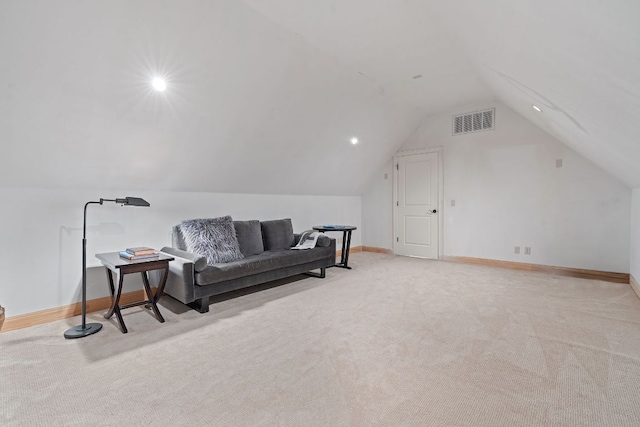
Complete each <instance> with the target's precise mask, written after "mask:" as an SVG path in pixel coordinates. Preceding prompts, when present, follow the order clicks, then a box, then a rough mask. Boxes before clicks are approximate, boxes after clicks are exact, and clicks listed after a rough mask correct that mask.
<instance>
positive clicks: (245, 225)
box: [233, 219, 264, 256]
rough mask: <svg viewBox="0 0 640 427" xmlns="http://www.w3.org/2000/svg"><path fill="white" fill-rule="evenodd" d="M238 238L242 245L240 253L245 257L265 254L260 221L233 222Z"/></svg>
mask: <svg viewBox="0 0 640 427" xmlns="http://www.w3.org/2000/svg"><path fill="white" fill-rule="evenodd" d="M233 227H234V228H235V229H236V237H237V238H238V243H239V244H240V252H242V255H244V256H251V255H258V254H261V253H262V252H264V244H263V243H262V230H261V228H260V221H258V220H257V219H255V220H251V221H233Z"/></svg>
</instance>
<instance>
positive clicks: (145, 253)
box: [120, 247, 160, 261]
mask: <svg viewBox="0 0 640 427" xmlns="http://www.w3.org/2000/svg"><path fill="white" fill-rule="evenodd" d="M159 257H160V254H158V252H156V250H155V249H152V248H147V247H138V248H127V249H126V250H124V251H121V252H120V258H124V259H128V260H129V261H135V260H152V259H158V258H159Z"/></svg>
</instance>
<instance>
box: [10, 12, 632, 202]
mask: <svg viewBox="0 0 640 427" xmlns="http://www.w3.org/2000/svg"><path fill="white" fill-rule="evenodd" d="M639 18H640V3H638V2H631V1H622V0H614V1H610V2H602V1H595V0H586V1H577V0H571V1H563V2H557V1H556V2H552V1H549V0H539V1H535V2H533V1H524V0H485V1H483V2H477V1H472V0H457V1H448V2H443V1H435V0H432V1H425V0H341V1H326V0H325V1H321V0H315V1H311V0H309V1H298V0H244V1H243V2H240V1H237V2H229V1H197V0H185V1H180V2H172V1H162V2H160V1H151V0H138V1H134V2H132V1H126V0H113V1H109V2H97V1H91V2H87V1H71V0H64V1H59V2H50V1H46V0H30V1H24V0H4V1H2V2H0V57H1V58H2V60H1V61H0V78H1V81H0V141H1V143H2V151H3V155H2V156H1V158H0V185H1V186H6V187H22V186H35V187H62V188H119V189H127V188H128V189H131V190H134V189H161V190H176V191H218V192H243V193H284V194H350V195H351V194H354V195H355V194H360V193H361V191H362V190H363V188H364V187H365V186H366V184H367V181H368V179H369V178H370V177H371V174H372V173H375V172H377V171H378V170H379V169H380V168H381V167H382V166H383V165H384V164H385V163H386V162H387V161H388V159H389V158H390V157H391V155H392V154H393V153H394V152H395V150H396V149H397V148H398V147H399V146H400V145H401V144H402V143H403V141H405V140H406V139H407V138H408V136H409V135H410V134H411V133H412V132H413V130H414V129H415V128H416V127H417V126H418V125H419V124H420V123H421V122H422V121H423V120H424V118H425V117H427V116H429V115H432V114H436V113H439V112H442V111H448V110H450V109H452V108H455V107H457V106H464V105H468V104H471V103H477V102H483V101H489V100H494V99H498V100H499V101H501V102H503V103H505V104H507V105H508V106H510V107H511V108H513V109H514V110H516V111H518V112H519V113H520V114H522V115H523V116H524V117H526V118H528V119H529V120H531V121H532V122H533V123H535V124H537V125H538V126H540V127H541V128H543V129H545V130H546V131H548V132H549V133H551V134H553V135H554V136H556V137H557V138H558V139H559V140H561V141H563V142H564V143H566V144H567V145H569V146H570V147H572V148H573V149H575V150H576V151H578V152H580V153H582V154H583V155H584V156H586V157H587V158H589V159H591V160H592V161H594V162H595V163H597V164H599V165H600V166H601V167H602V168H604V169H605V170H607V171H609V172H610V173H611V174H613V175H614V176H616V177H618V178H619V179H620V180H621V181H622V182H624V183H626V184H627V185H629V186H630V187H633V188H635V187H640V168H639V167H638V166H637V165H638V164H640V130H638V127H637V124H638V123H640V78H638V71H639V70H640V26H638V25H636V21H637V20H638V19H639ZM156 75H160V76H163V77H165V78H166V80H167V83H168V88H167V90H166V91H165V92H162V93H156V92H153V91H152V90H151V89H150V85H149V82H150V80H151V78H152V77H154V76H156ZM532 104H536V105H538V106H540V107H541V108H542V110H543V111H542V112H541V113H538V112H536V111H534V110H533V109H532V108H531V105H532ZM461 112H464V111H461ZM352 136H357V137H358V138H359V139H360V141H361V142H360V143H359V144H358V145H355V146H354V145H351V144H350V143H349V139H350V138H351V137H352Z"/></svg>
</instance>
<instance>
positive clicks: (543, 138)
mask: <svg viewBox="0 0 640 427" xmlns="http://www.w3.org/2000/svg"><path fill="white" fill-rule="evenodd" d="M491 107H495V108H496V129H495V130H494V131H489V132H479V133H473V134H468V135H461V136H455V137H454V136H452V135H451V120H452V119H451V116H452V115H453V114H460V113H465V112H471V111H475V110H478V109H484V108H491ZM430 146H443V147H444V150H443V155H444V199H445V203H444V212H443V214H444V227H445V228H444V254H445V256H468V257H477V258H488V259H497V260H507V261H516V262H525V263H534V264H544V265H555V266H564V267H574V268H585V269H595V270H604V271H615V272H628V271H629V229H630V210H631V191H630V190H629V188H628V187H626V186H625V185H624V184H622V183H620V182H619V181H618V180H616V179H615V178H613V177H612V176H610V175H609V174H607V173H606V172H604V171H602V170H601V169H600V168H598V167H597V166H595V165H594V164H593V163H591V162H590V161H588V160H586V159H585V158H583V157H582V156H580V155H578V154H577V153H575V152H574V151H572V150H571V149H569V148H568V147H567V146H566V145H564V144H562V143H561V142H559V141H558V140H556V139H555V138H553V137H552V136H550V135H549V134H547V133H546V132H544V131H542V130H541V129H539V128H538V127H536V126H535V125H533V124H531V123H530V122H529V121H527V120H525V119H523V118H522V117H521V116H520V115H518V114H517V113H515V112H513V111H512V110H510V109H509V108H508V107H506V106H504V105H502V104H500V103H491V104H484V105H475V106H468V107H462V108H458V109H456V110H455V111H450V112H448V113H446V114H441V115H437V116H433V117H430V118H428V119H427V120H425V122H424V123H423V124H422V125H421V126H420V127H419V128H418V130H417V131H416V132H414V133H413V135H412V136H411V137H410V138H409V139H408V141H407V142H406V143H405V144H404V145H403V146H402V148H401V149H400V150H401V151H402V150H411V149H416V148H422V147H430ZM556 159H562V160H563V167H562V168H556ZM386 170H387V169H386V168H385V171H386ZM382 173H384V172H382ZM390 192H391V188H390V187H389V186H388V185H386V184H385V183H380V182H377V183H376V182H374V183H372V187H371V188H370V189H369V190H368V191H367V192H365V193H364V194H363V200H362V205H363V207H366V209H363V223H364V224H365V226H366V225H367V224H380V223H381V222H388V221H389V217H388V214H387V212H386V211H387V210H388V205H387V204H386V203H387V201H388V200H390V199H391V197H392V196H391V194H390ZM385 194H386V195H385ZM451 200H455V202H456V205H455V207H452V206H451ZM367 228H368V227H367ZM363 236H364V241H363V245H367V246H381V247H385V248H391V247H393V242H392V238H393V236H388V235H385V236H384V241H381V240H380V237H382V235H377V236H378V237H374V236H376V234H375V233H373V232H372V230H369V229H367V230H365V231H364V234H363ZM389 237H391V238H389ZM514 246H520V247H521V248H522V249H521V252H522V253H521V254H520V255H515V254H514ZM524 246H529V247H531V248H532V254H531V255H529V256H526V255H524V254H523V253H524V250H523V247H524Z"/></svg>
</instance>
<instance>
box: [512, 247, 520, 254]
mask: <svg viewBox="0 0 640 427" xmlns="http://www.w3.org/2000/svg"><path fill="white" fill-rule="evenodd" d="M513 253H514V254H519V253H520V246H516V247H514V248H513Z"/></svg>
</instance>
